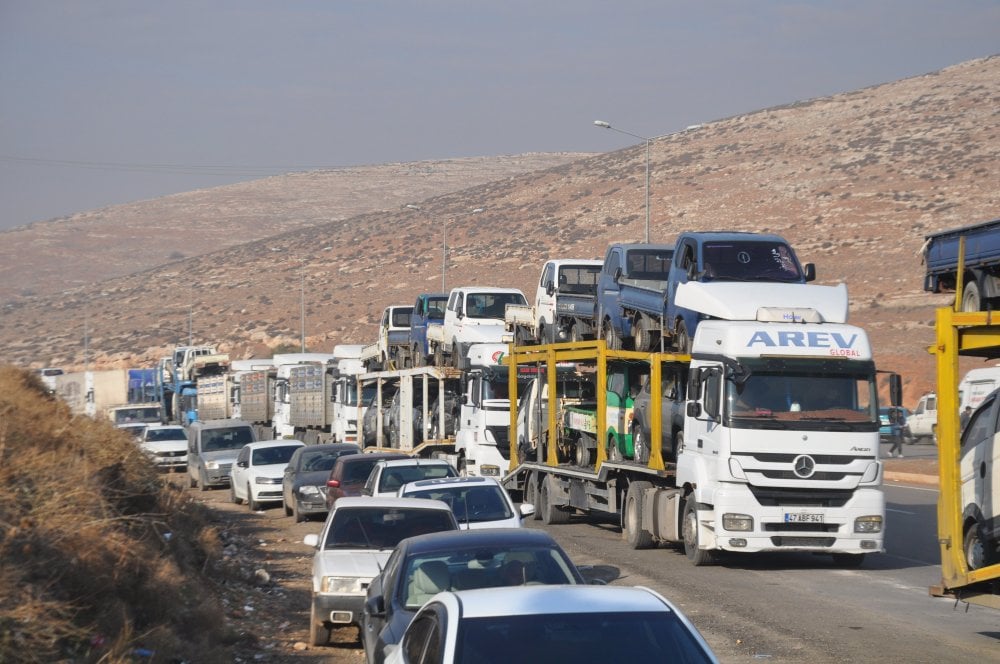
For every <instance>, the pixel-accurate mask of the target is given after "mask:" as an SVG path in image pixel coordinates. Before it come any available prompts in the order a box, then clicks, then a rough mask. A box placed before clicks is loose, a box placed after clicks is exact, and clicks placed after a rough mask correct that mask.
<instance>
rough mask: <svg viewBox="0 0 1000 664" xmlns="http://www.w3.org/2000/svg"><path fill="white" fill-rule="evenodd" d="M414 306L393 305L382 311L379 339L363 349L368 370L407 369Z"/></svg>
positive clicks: (363, 357) (363, 360)
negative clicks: (411, 316) (411, 315)
mask: <svg viewBox="0 0 1000 664" xmlns="http://www.w3.org/2000/svg"><path fill="white" fill-rule="evenodd" d="M412 312H413V307H411V306H409V305H407V306H402V305H393V306H389V307H386V308H385V309H384V310H383V311H382V318H381V320H380V321H379V325H378V340H377V341H376V342H375V343H372V344H368V345H367V346H365V347H364V348H362V350H361V360H362V362H364V365H365V369H366V370H368V371H384V370H391V369H405V368H407V367H406V366H405V365H408V364H409V347H410V314H411V313H412Z"/></svg>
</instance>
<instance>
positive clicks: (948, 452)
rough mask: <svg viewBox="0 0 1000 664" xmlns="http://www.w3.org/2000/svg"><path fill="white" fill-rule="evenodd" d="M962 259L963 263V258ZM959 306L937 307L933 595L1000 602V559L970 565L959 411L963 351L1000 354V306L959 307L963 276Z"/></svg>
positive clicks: (976, 354) (992, 603)
mask: <svg viewBox="0 0 1000 664" xmlns="http://www.w3.org/2000/svg"><path fill="white" fill-rule="evenodd" d="M960 264H961V263H960ZM955 301H956V308H955V309H953V308H950V307H943V308H941V309H938V311H937V325H936V341H935V345H934V346H932V347H931V348H929V350H930V352H931V353H933V354H934V355H936V357H937V397H938V410H937V412H938V423H937V432H938V460H939V464H938V465H939V472H940V487H941V488H940V494H939V497H938V543H939V544H940V546H941V585H940V586H932V587H931V589H930V592H931V594H932V595H938V596H942V595H947V596H952V597H955V598H957V599H960V600H962V601H966V602H969V603H972V604H982V605H986V606H992V607H994V608H1000V595H998V594H997V593H996V585H995V584H994V583H993V582H995V581H997V580H998V579H1000V564H997V565H990V566H988V567H983V568H981V569H977V570H970V569H969V568H968V565H967V563H966V559H965V551H964V536H965V524H964V523H963V521H964V519H963V508H964V505H962V477H961V473H960V468H959V463H960V459H961V453H962V450H961V438H960V431H959V417H958V408H959V401H958V382H959V368H958V358H959V356H972V357H984V358H996V357H1000V312H962V311H956V309H957V308H958V307H959V306H960V304H959V303H961V277H959V288H958V292H957V294H956V298H955Z"/></svg>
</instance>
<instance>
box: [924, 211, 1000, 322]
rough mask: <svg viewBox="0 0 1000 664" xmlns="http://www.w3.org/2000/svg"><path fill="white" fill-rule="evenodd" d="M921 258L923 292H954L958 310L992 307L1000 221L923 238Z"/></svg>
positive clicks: (999, 277)
mask: <svg viewBox="0 0 1000 664" xmlns="http://www.w3.org/2000/svg"><path fill="white" fill-rule="evenodd" d="M923 258H924V264H925V266H926V270H925V274H924V290H925V291H930V292H932V293H942V292H954V293H955V294H956V298H960V299H957V300H956V301H957V302H959V303H960V305H959V309H960V310H961V311H984V310H986V309H995V308H996V304H997V302H998V300H997V298H1000V219H997V220H995V221H987V222H983V223H979V224H973V225H971V226H964V227H962V228H955V229H952V230H947V231H941V232H940V233H933V234H931V235H926V236H924V247H923ZM960 264H961V269H960V268H959V265H960ZM959 283H961V288H958V285H959Z"/></svg>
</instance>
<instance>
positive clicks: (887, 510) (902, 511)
mask: <svg viewBox="0 0 1000 664" xmlns="http://www.w3.org/2000/svg"><path fill="white" fill-rule="evenodd" d="M885 511H886V512H895V513H896V514H909V515H911V516H912V515H914V514H916V512H907V511H906V510H893V509H889V508H888V507H887V508H886V510H885Z"/></svg>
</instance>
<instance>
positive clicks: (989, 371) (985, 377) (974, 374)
mask: <svg viewBox="0 0 1000 664" xmlns="http://www.w3.org/2000/svg"><path fill="white" fill-rule="evenodd" d="M998 387H1000V366H992V367H984V368H982V369H973V370H972V371H970V372H969V373H967V374H965V378H963V379H962V382H961V383H959V384H958V395H959V399H958V400H959V404H958V412H960V413H961V412H962V411H964V410H965V407H966V406H971V407H972V410H975V409H976V408H978V407H979V404H981V403H982V402H983V399H985V398H986V395H987V394H989V393H990V392H992V391H993V390H995V389H996V388H998Z"/></svg>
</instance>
